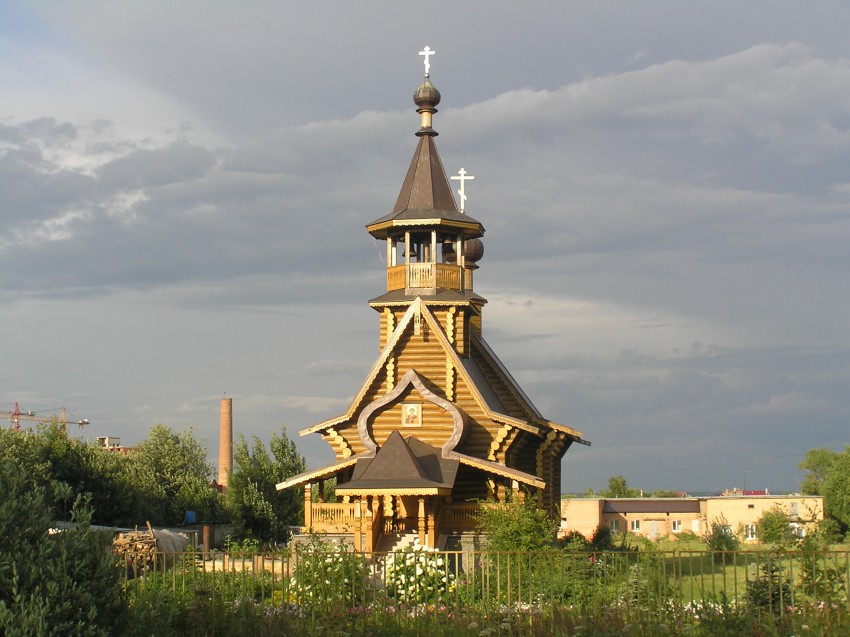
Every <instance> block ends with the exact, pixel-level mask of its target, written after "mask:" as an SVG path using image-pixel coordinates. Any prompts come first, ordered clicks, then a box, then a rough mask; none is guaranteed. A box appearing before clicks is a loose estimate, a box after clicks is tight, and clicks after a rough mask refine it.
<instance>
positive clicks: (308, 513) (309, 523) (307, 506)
mask: <svg viewBox="0 0 850 637" xmlns="http://www.w3.org/2000/svg"><path fill="white" fill-rule="evenodd" d="M304 528H306V529H307V532H310V530H311V529H312V528H313V487H312V485H310V484H305V485H304Z"/></svg>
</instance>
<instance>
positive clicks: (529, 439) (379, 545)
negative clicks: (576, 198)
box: [277, 48, 587, 552]
mask: <svg viewBox="0 0 850 637" xmlns="http://www.w3.org/2000/svg"><path fill="white" fill-rule="evenodd" d="M425 53H428V55H425V60H426V64H425V69H426V72H425V81H424V82H423V84H422V85H421V86H420V87H419V88H418V89H417V90H416V92H415V93H414V96H413V101H414V103H415V104H416V106H417V113H419V114H420V117H421V128H420V129H419V131H417V133H416V135H417V137H419V143H418V145H417V147H416V152H415V153H414V155H413V161H412V162H411V163H410V168H409V169H408V171H407V176H406V177H405V179H404V183H403V184H402V186H401V192H400V193H399V196H398V200H397V201H396V204H395V207H394V208H393V210H392V212H391V213H390V214H388V215H385V216H383V217H380V218H379V219H376V220H375V221H373V222H372V223H370V224H368V225H367V226H366V229H367V230H368V232H369V234H371V235H372V236H373V237H375V238H376V239H379V240H382V241H384V242H385V243H386V263H387V281H386V293H385V294H382V295H381V296H378V297H377V298H374V299H372V300H371V301H369V305H370V306H371V307H372V308H374V309H375V310H376V311H377V312H378V315H379V317H380V319H379V320H380V337H379V338H380V350H381V353H380V355H379V356H378V359H377V360H376V361H375V364H374V365H373V366H372V369H371V371H370V372H369V375H368V376H367V377H366V379H365V381H364V382H363V385H362V387H361V388H360V391H359V392H358V393H357V396H356V397H355V399H354V401H353V402H352V403H351V405H350V407H349V408H348V411H346V412H345V413H344V414H342V415H340V416H338V417H336V418H333V419H331V420H327V421H325V422H320V423H318V424H316V425H313V426H312V427H308V428H307V429H304V430H302V431H301V432H300V433H301V435H302V436H303V435H307V434H313V433H316V434H320V435H321V436H323V437H324V439H325V440H326V441H327V442H328V443H329V444H330V445H331V447H333V450H334V452H335V454H336V460H335V462H334V463H332V464H330V465H328V466H326V467H322V468H319V469H314V470H312V471H307V472H305V473H302V474H300V475H297V476H294V477H292V478H290V479H288V480H286V481H284V482H282V483H280V484H278V485H277V488H278V489H289V488H294V487H296V486H302V487H303V488H304V530H305V531H306V532H318V533H339V534H345V535H348V536H350V537H351V539H352V541H353V543H354V546H355V548H356V549H358V550H362V551H367V552H371V551H378V550H387V549H390V548H392V547H394V546H397V544H395V542H397V541H398V539H399V538H403V537H405V536H406V537H408V538H411V537H413V538H418V539H419V542H420V543H421V544H423V545H427V546H430V547H435V548H445V546H446V542H447V541H448V539H449V538H451V537H453V536H454V537H457V536H459V535H461V534H463V533H468V532H472V531H474V528H475V512H476V510H477V507H479V506H480V504H479V502H481V501H491V502H504V501H506V499H508V498H510V497H518V498H533V500H534V501H535V502H536V503H537V506H539V507H543V508H545V509H546V510H547V511H550V512H551V514H552V515H554V516H557V515H559V507H560V497H561V493H560V483H561V459H562V458H563V456H564V453H565V452H566V451H567V449H568V448H569V447H570V445H571V444H572V443H573V442H579V443H582V444H587V443H585V442H583V441H582V433H581V432H579V431H576V430H575V429H572V428H570V427H567V426H565V425H561V424H558V423H554V422H552V421H550V420H547V419H546V418H544V417H543V415H542V414H541V413H540V412H539V411H538V410H537V408H536V407H535V406H534V404H532V402H531V400H529V398H528V396H526V394H525V393H524V392H523V390H522V389H521V388H520V386H519V384H518V383H517V382H516V381H515V380H514V378H513V377H512V376H511V374H510V373H509V372H508V370H507V369H506V368H505V366H504V365H503V364H502V362H501V361H500V360H499V358H498V357H497V356H496V354H495V353H494V352H493V350H492V349H490V346H489V345H488V344H487V342H486V341H485V340H484V336H483V333H482V313H483V308H484V305H485V303H486V302H487V301H486V299H484V298H483V297H481V296H479V295H478V294H476V293H475V291H474V287H473V273H474V272H475V270H476V269H477V268H478V261H479V260H480V259H481V257H482V255H483V252H484V248H483V244H482V242H481V237H482V236H483V234H484V227H483V226H482V225H481V223H480V222H479V221H476V220H475V219H473V218H472V217H470V216H469V215H467V214H464V213H463V212H462V210H463V206H461V210H458V207H457V205H456V203H455V199H454V195H453V193H452V188H451V187H450V185H449V180H448V179H447V177H446V173H445V170H444V169H443V165H442V162H441V161H440V156H439V154H438V153H437V147H436V145H435V143H434V138H435V137H436V136H437V132H436V131H435V130H434V129H433V128H432V117H433V115H434V113H436V112H437V105H438V104H439V103H440V93H439V91H438V90H437V89H436V88H434V86H433V85H432V84H431V82H430V78H429V76H430V73H429V70H430V65H429V64H428V61H427V60H428V57H429V55H430V54H431V53H433V52H430V50H429V49H427V48H426V50H425V52H424V53H423V54H425ZM462 177H463V171H461V178H462ZM462 183H463V182H462V181H461V184H462ZM462 191H463V188H461V193H462ZM332 478H335V479H336V487H335V498H334V500H335V501H333V502H326V501H325V498H324V493H325V481H327V480H329V479H332ZM313 485H317V486H318V489H317V490H316V491H317V492H318V494H319V497H318V502H314V501H313V500H314V497H313V492H314V489H313Z"/></svg>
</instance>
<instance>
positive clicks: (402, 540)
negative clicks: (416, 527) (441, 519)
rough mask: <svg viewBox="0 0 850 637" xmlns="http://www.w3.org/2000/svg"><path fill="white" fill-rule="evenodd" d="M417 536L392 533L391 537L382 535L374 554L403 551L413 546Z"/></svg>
mask: <svg viewBox="0 0 850 637" xmlns="http://www.w3.org/2000/svg"><path fill="white" fill-rule="evenodd" d="M418 537H419V534H418V533H416V532H415V531H414V532H413V533H393V534H392V535H384V536H382V537H381V539H380V541H379V542H378V547H377V549H376V550H375V552H376V553H392V552H394V551H403V550H404V549H406V548H408V547H410V546H413V544H414V542H416V538H418Z"/></svg>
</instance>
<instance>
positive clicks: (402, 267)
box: [366, 64, 487, 355]
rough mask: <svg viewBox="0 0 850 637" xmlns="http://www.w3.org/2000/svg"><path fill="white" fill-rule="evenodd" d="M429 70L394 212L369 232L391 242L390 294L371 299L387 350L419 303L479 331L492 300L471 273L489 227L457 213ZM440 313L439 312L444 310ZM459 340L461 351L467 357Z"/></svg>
mask: <svg viewBox="0 0 850 637" xmlns="http://www.w3.org/2000/svg"><path fill="white" fill-rule="evenodd" d="M429 71H430V65H428V64H426V73H425V80H424V81H423V83H422V85H421V86H420V87H419V88H418V89H416V92H415V93H414V94H413V102H414V104H416V107H417V108H416V112H417V113H419V115H420V118H421V126H420V128H419V130H418V131H417V132H416V136H417V137H418V138H419V143H418V144H417V147H416V151H415V152H414V154H413V160H412V161H411V162H410V167H409V168H408V170H407V176H406V177H405V179H404V182H403V184H402V187H401V191H400V192H399V195H398V199H397V200H396V203H395V206H394V207H393V211H392V212H391V213H390V214H388V215H385V216H383V217H381V218H380V219H376V220H375V221H373V222H372V223H370V224H368V225H367V226H366V229H367V230H368V231H369V234H371V235H372V236H373V237H375V238H376V239H380V240H383V241H385V242H386V264H387V288H386V293H385V294H383V295H381V296H379V297H377V298H374V299H372V300H371V301H369V305H370V306H372V307H373V308H375V309H376V310H377V311H379V312H381V313H382V323H384V326H383V327H384V329H382V330H381V335H382V338H381V347H383V345H384V344H385V336H386V335H387V334H388V331H389V332H391V330H392V325H393V324H394V323H395V322H396V321H397V320H398V319H399V318H400V317H401V316H402V315H403V314H404V313H405V311H406V310H407V309H408V307H409V306H410V304H411V303H412V302H413V301H414V300H415V299H416V298H417V297H419V298H421V299H422V301H423V302H424V303H425V304H426V305H427V306H429V307H431V308H432V309H434V310H438V308H439V309H443V310H444V311H447V310H449V308H451V310H450V314H451V316H448V317H446V318H447V320H448V322H449V323H451V322H454V321H457V323H458V324H457V325H455V326H453V328H449V329H450V330H451V331H453V332H456V333H463V334H468V333H469V331H470V330H472V331H477V332H479V333H480V328H481V320H480V318H481V308H482V307H483V305H484V304H485V303H486V302H487V300H486V299H484V298H483V297H481V296H479V295H477V294H476V293H475V292H474V291H473V272H474V271H475V270H476V269H477V268H478V261H479V259H481V257H482V256H483V254H484V244H483V243H482V242H481V237H482V236H483V234H484V226H483V225H481V223H480V222H479V221H477V220H476V219H473V218H472V217H470V216H469V215H467V214H464V213H463V212H461V211H459V210H458V207H457V204H456V203H455V199H454V195H453V194H452V189H451V186H450V185H449V180H448V179H447V177H446V172H445V170H444V169H443V163H442V161H441V160H440V155H439V153H438V152H437V146H436V144H435V143H434V138H435V137H436V136H437V135H438V133H437V131H435V130H434V128H433V126H432V123H433V116H434V114H435V113H436V112H437V105H438V104H439V103H440V92H439V91H438V90H437V89H436V88H435V87H434V86H433V85H432V84H431V79H430V73H429ZM438 311H439V310H438ZM467 349H468V347H467V344H466V343H465V342H464V341H463V340H461V341H460V342H458V343H457V350H458V352H459V353H461V355H465V352H466V350H467Z"/></svg>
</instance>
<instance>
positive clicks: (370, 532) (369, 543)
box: [363, 495, 375, 553]
mask: <svg viewBox="0 0 850 637" xmlns="http://www.w3.org/2000/svg"><path fill="white" fill-rule="evenodd" d="M373 506H374V503H373V502H372V496H368V495H367V496H366V515H365V518H366V520H365V522H366V529H365V530H364V534H365V536H366V537H365V538H364V539H365V541H366V542H365V544H366V545H365V547H364V548H363V550H364V551H365V552H366V553H371V552H372V551H374V550H375V547H374V546H373V541H374V539H375V532H374V529H373V528H372V524H373V523H374V521H375V516H374V515H373V514H372V507H373Z"/></svg>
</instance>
